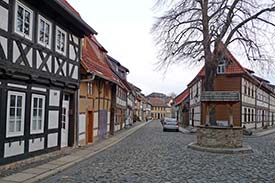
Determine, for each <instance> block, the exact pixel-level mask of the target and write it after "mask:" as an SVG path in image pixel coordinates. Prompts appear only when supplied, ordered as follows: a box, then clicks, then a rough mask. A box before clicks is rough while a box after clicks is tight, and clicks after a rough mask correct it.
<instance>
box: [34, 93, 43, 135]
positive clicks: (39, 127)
mask: <svg viewBox="0 0 275 183" xmlns="http://www.w3.org/2000/svg"><path fill="white" fill-rule="evenodd" d="M44 113H45V96H43V95H36V94H33V95H32V108H31V133H32V134H34V133H35V134H37V133H43V131H44Z"/></svg>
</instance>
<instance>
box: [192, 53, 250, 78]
mask: <svg viewBox="0 0 275 183" xmlns="http://www.w3.org/2000/svg"><path fill="white" fill-rule="evenodd" d="M225 58H227V59H228V60H230V64H228V65H227V67H226V70H225V72H224V74H243V73H247V72H248V71H247V70H246V69H245V68H244V67H243V66H242V65H241V64H240V63H239V62H238V61H237V59H236V58H235V57H234V56H233V55H232V54H231V52H230V51H229V50H228V49H227V50H226V51H225ZM249 71H250V70H249ZM197 76H205V67H203V68H202V69H201V70H200V72H199V73H198V75H197Z"/></svg>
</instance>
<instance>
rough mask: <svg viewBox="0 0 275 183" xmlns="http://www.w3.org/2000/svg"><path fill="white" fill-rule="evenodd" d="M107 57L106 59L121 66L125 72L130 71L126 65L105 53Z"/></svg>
mask: <svg viewBox="0 0 275 183" xmlns="http://www.w3.org/2000/svg"><path fill="white" fill-rule="evenodd" d="M107 57H108V59H109V60H110V61H112V62H114V63H115V64H116V65H118V66H119V67H121V68H122V69H124V70H125V71H126V72H130V71H129V69H127V68H126V67H124V66H123V65H121V63H120V62H119V61H117V60H116V59H114V58H113V57H111V56H110V55H107Z"/></svg>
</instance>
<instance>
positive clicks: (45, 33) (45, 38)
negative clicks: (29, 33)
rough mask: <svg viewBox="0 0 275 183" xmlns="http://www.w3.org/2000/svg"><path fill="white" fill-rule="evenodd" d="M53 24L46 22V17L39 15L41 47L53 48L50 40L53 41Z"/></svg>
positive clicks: (39, 41) (39, 40)
mask: <svg viewBox="0 0 275 183" xmlns="http://www.w3.org/2000/svg"><path fill="white" fill-rule="evenodd" d="M51 30H52V25H51V23H50V22H49V21H48V20H46V19H45V18H44V17H42V16H40V15H39V18H38V43H40V44H41V45H43V46H45V47H47V48H51V45H50V40H51Z"/></svg>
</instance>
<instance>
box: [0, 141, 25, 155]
mask: <svg viewBox="0 0 275 183" xmlns="http://www.w3.org/2000/svg"><path fill="white" fill-rule="evenodd" d="M24 148H25V141H16V142H10V143H5V150H4V158H7V157H12V156H16V155H20V154H23V153H24Z"/></svg>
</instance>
